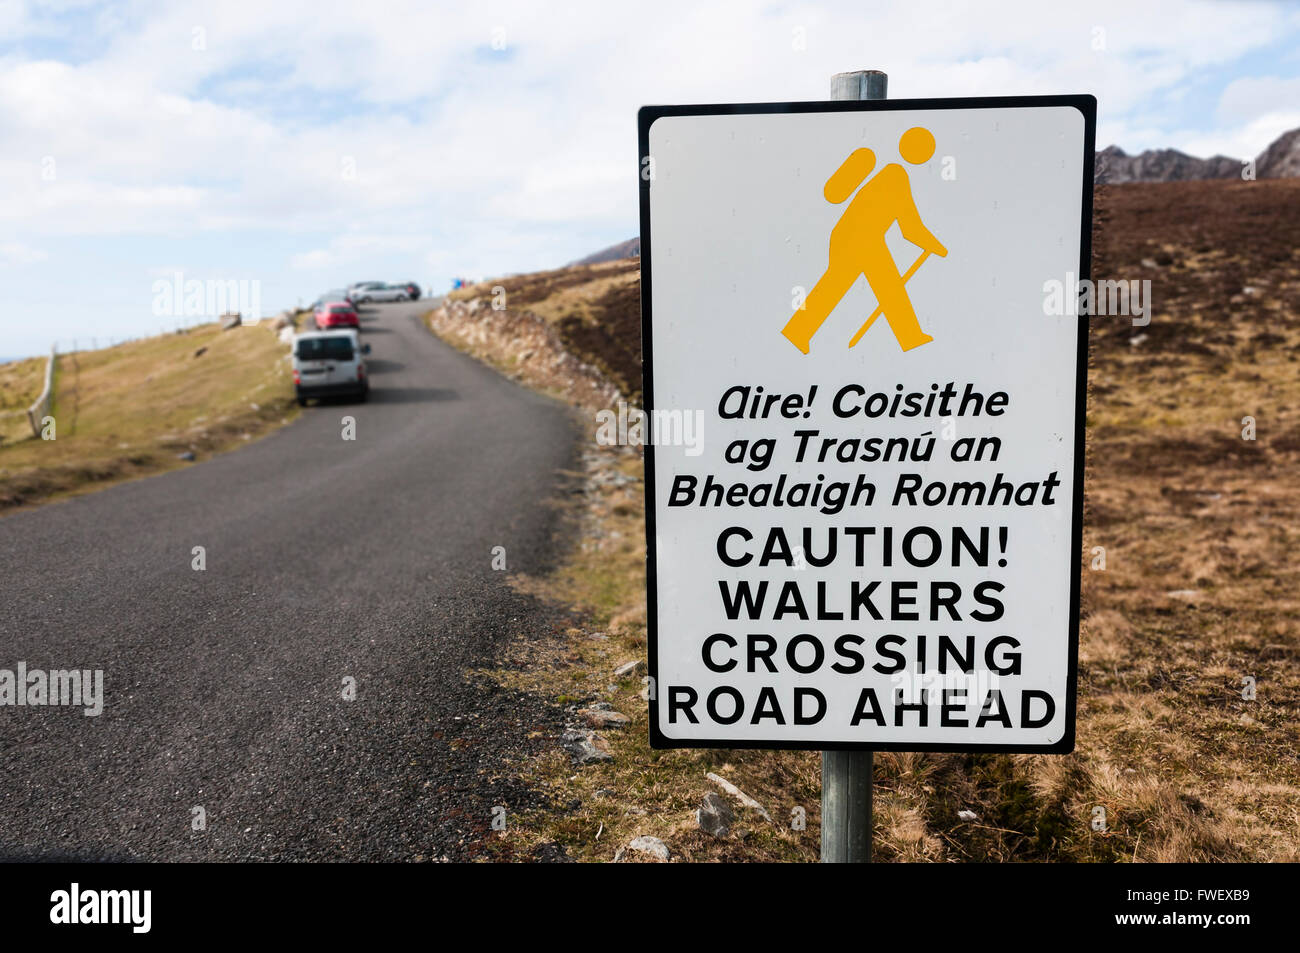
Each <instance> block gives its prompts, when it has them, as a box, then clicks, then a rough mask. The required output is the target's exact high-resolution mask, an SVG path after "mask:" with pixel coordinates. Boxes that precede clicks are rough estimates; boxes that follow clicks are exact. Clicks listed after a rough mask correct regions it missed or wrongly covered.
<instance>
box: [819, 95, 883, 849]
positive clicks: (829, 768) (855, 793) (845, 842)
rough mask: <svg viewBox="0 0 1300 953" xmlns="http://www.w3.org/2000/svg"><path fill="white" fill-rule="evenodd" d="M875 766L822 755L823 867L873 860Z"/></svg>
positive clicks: (847, 755)
mask: <svg viewBox="0 0 1300 953" xmlns="http://www.w3.org/2000/svg"><path fill="white" fill-rule="evenodd" d="M888 86H889V77H888V76H887V75H886V74H885V73H882V72H881V71H880V70H874V69H867V70H856V71H854V72H852V73H836V74H835V75H834V76H832V77H831V99H884V98H885V97H886V96H887V95H888ZM872 317H873V318H874V317H875V315H872ZM868 323H870V320H868ZM861 335H862V332H861V331H859V332H858V336H859V337H861ZM853 343H854V344H856V343H857V338H854V339H853ZM873 763H874V755H873V753H872V752H870V751H823V752H822V863H823V864H866V863H870V862H871V772H872V767H873Z"/></svg>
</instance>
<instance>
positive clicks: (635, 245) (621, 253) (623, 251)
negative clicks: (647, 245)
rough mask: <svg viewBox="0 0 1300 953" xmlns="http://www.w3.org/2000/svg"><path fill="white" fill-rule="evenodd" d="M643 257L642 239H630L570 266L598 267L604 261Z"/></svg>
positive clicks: (571, 263)
mask: <svg viewBox="0 0 1300 953" xmlns="http://www.w3.org/2000/svg"><path fill="white" fill-rule="evenodd" d="M640 256H641V239H640V238H629V239H628V240H627V241H625V242H619V243H618V244H617V245H610V246H609V247H608V248H602V249H601V250H600V251H598V252H594V253H593V254H590V255H588V256H587V257H586V258H581V259H579V260H578V261H575V262H570V263H569V266H568V267H570V268H572V267H573V266H574V265H598V264H600V263H601V262H602V261H618V260H619V259H620V258H639V257H640Z"/></svg>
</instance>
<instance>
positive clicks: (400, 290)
mask: <svg viewBox="0 0 1300 953" xmlns="http://www.w3.org/2000/svg"><path fill="white" fill-rule="evenodd" d="M413 297H415V296H414V295H412V294H411V293H410V292H409V291H407V290H406V285H380V286H379V287H377V288H376V287H373V286H371V287H366V288H358V289H357V291H356V297H355V298H353V300H354V301H356V303H357V304H369V303H371V302H372V301H409V300H411V299H412V298H413Z"/></svg>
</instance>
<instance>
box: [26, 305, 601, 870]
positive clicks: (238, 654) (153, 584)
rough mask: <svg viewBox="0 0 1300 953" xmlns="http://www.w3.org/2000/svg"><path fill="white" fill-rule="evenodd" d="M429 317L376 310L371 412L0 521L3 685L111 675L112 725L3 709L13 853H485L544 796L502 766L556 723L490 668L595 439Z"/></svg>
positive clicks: (335, 410) (395, 308)
mask: <svg viewBox="0 0 1300 953" xmlns="http://www.w3.org/2000/svg"><path fill="white" fill-rule="evenodd" d="M430 307H431V304H430V302H428V301H425V302H420V303H407V304H400V305H385V306H379V307H376V308H374V309H371V310H369V311H367V312H365V313H363V316H362V317H363V339H364V340H365V341H367V342H369V343H370V344H371V345H372V348H373V351H372V353H371V355H370V358H369V360H370V366H371V375H372V387H373V389H372V393H371V399H370V401H369V402H368V403H365V404H350V403H330V404H325V405H313V406H310V407H308V408H307V409H306V410H305V411H304V412H303V414H302V417H301V418H300V419H299V420H297V421H295V422H294V423H292V424H290V425H289V426H287V427H285V428H283V429H282V430H280V431H278V432H276V433H274V434H272V435H270V436H269V437H267V438H265V439H264V440H261V441H258V442H257V443H254V444H252V445H250V446H248V447H246V448H243V449H240V450H237V451H235V452H233V453H229V454H226V455H223V456H219V457H217V458H215V459H212V460H210V461H206V462H203V463H199V464H196V465H194V466H192V467H190V468H188V469H185V470H180V471H176V472H172V473H168V474H165V475H162V476H157V477H153V478H149V479H144V480H139V481H136V482H133V483H127V484H123V485H121V486H117V487H113V488H110V489H107V490H104V491H102V492H99V493H94V494H90V495H88V496H84V497H80V498H76V499H72V500H70V501H67V502H63V503H57V504H53V505H47V506H45V507H42V508H39V509H35V510H31V511H27V512H20V513H16V514H14V515H11V516H8V517H6V518H4V519H0V580H2V582H0V586H3V601H2V602H0V668H3V669H9V670H14V669H15V667H16V665H17V663H18V662H19V661H23V662H25V663H26V665H27V667H28V669H29V670H31V669H44V670H49V669H71V668H77V669H90V670H93V669H102V670H103V673H104V710H103V713H102V714H101V715H99V716H98V717H87V716H85V715H84V714H83V713H82V710H81V709H73V708H54V707H45V708H40V707H22V708H19V707H0V774H2V776H3V784H0V858H5V859H34V858H61V859H74V860H118V859H135V858H139V859H155V860H256V859H266V860H289V859H294V860H298V859H301V860H308V859H312V860H315V859H326V860H333V859H339V860H380V859H384V860H414V859H417V858H426V859H438V858H441V857H448V858H451V859H463V858H466V857H471V856H475V855H477V854H479V853H481V851H482V840H483V832H484V831H485V830H487V829H488V827H489V823H490V821H491V810H492V807H493V806H496V805H502V806H506V807H507V810H508V811H509V810H512V809H516V808H518V807H520V806H524V802H526V801H528V800H529V799H532V800H534V801H535V800H536V796H535V795H533V794H531V793H530V792H528V791H527V790H525V789H524V788H523V786H522V785H521V784H520V783H519V782H518V781H516V780H514V779H512V777H511V775H510V770H509V768H508V767H507V766H505V765H503V758H508V757H512V756H515V755H517V754H518V752H519V748H520V744H521V742H520V739H523V738H526V737H527V736H528V734H529V733H530V732H541V733H542V735H543V736H544V735H545V734H546V733H547V732H554V731H555V730H556V722H555V719H556V713H555V712H554V711H553V710H552V709H548V708H547V707H546V706H545V705H544V704H542V703H541V702H540V701H538V700H533V699H527V698H523V697H517V696H514V695H512V694H511V693H509V692H503V691H494V690H492V689H491V688H490V687H488V686H487V684H486V683H485V682H484V681H483V680H481V679H477V678H476V677H474V676H473V675H472V674H471V673H472V671H473V670H474V669H475V668H478V667H483V666H486V665H490V664H491V661H492V659H493V654H494V651H496V650H497V649H499V648H500V646H501V645H502V643H503V641H504V640H506V639H508V638H509V637H510V636H511V635H512V633H514V632H517V631H519V629H520V627H521V626H523V625H537V624H538V618H539V608H538V607H537V606H536V605H535V604H534V603H533V602H532V601H531V600H527V599H525V598H523V597H521V596H518V595H516V594H514V593H513V592H512V591H511V589H510V588H509V586H508V585H507V583H506V578H505V577H506V575H507V573H505V572H497V571H494V570H493V569H492V566H491V560H492V553H493V548H494V547H497V546H504V547H505V555H506V560H507V566H508V568H509V570H512V571H514V570H521V571H526V572H538V571H542V570H544V569H545V568H546V567H547V566H548V565H549V560H550V559H551V558H552V557H553V555H554V554H553V552H552V549H553V547H554V546H555V543H554V538H555V532H556V529H557V527H556V525H555V516H554V510H553V508H551V507H549V506H546V505H545V503H546V501H547V500H548V498H550V497H551V496H552V495H553V493H554V492H555V491H556V490H557V488H558V487H559V485H560V483H561V481H562V479H563V478H562V476H561V475H560V474H561V471H562V470H563V469H564V468H565V467H566V466H568V465H569V464H570V463H571V461H572V459H573V457H574V451H575V446H576V439H577V435H576V431H575V428H574V426H573V422H572V420H571V418H570V417H569V416H568V412H567V411H566V409H565V408H564V407H562V406H561V405H560V404H558V403H556V402H554V401H551V400H549V399H546V398H543V397H540V396H538V395H536V394H533V393H531V392H529V391H527V390H525V389H523V388H521V387H519V386H517V385H515V384H514V383H512V382H510V381H508V380H506V379H505V378H502V377H501V376H499V375H498V374H496V373H495V372H493V371H491V370H489V369H487V368H486V367H484V366H482V365H480V364H478V363H476V362H474V361H472V360H471V359H469V358H467V357H465V356H463V355H461V354H459V353H457V352H455V351H453V350H451V349H450V348H448V347H447V346H445V345H443V344H442V343H440V342H439V341H438V340H437V339H436V338H434V337H433V336H432V335H431V334H430V333H429V332H428V331H427V330H426V329H425V328H424V327H423V326H422V325H421V324H420V315H422V314H424V313H426V312H427V311H428V310H429V308H430ZM232 333H238V332H232ZM344 415H350V416H352V417H354V418H355V420H356V440H355V441H345V440H344V439H342V431H343V425H342V418H343V416H344ZM196 546H202V547H204V550H205V557H206V569H205V570H203V571H196V570H195V569H194V568H192V561H193V559H194V557H193V555H192V553H193V550H194V547H196ZM349 678H350V679H355V685H356V699H355V700H353V701H347V700H345V699H344V698H343V694H344V689H345V679H349ZM544 743H548V742H545V741H537V740H534V741H533V742H525V744H533V745H537V744H544ZM550 743H553V742H550ZM199 808H201V809H202V814H201V815H200V813H199V811H198V810H197V809H199ZM200 816H202V817H203V818H204V820H205V821H206V830H195V829H194V827H195V826H196V824H195V820H196V818H199V817H200Z"/></svg>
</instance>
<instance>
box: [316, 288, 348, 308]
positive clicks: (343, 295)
mask: <svg viewBox="0 0 1300 953" xmlns="http://www.w3.org/2000/svg"><path fill="white" fill-rule="evenodd" d="M331 301H342V302H344V303H346V304H352V303H353V302H352V298H351V296H349V294H348V292H347V289H346V288H332V289H330V290H329V291H327V292H325V293H324V294H323V295H321V296H320V297H319V298H317V299H316V300H315V301H313V302H312V303H311V309H312V310H313V311H315V310H316V309H317V308H319V307H320V306H321V305H323V304H329V303H330V302H331Z"/></svg>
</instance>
